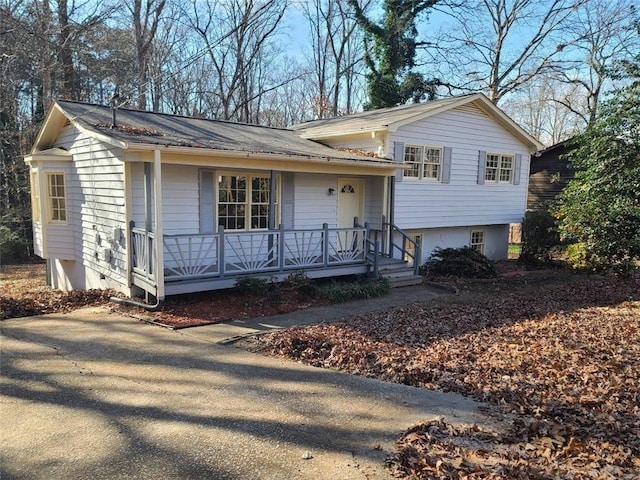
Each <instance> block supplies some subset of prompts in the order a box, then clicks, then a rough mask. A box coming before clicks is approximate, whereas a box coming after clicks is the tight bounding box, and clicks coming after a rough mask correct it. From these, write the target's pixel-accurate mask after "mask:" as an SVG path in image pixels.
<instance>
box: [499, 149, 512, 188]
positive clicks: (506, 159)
mask: <svg viewBox="0 0 640 480" xmlns="http://www.w3.org/2000/svg"><path fill="white" fill-rule="evenodd" d="M512 173H513V157H511V156H509V155H503V156H502V157H501V160H500V181H501V182H511V176H512Z"/></svg>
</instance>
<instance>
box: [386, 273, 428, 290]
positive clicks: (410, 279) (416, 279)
mask: <svg viewBox="0 0 640 480" xmlns="http://www.w3.org/2000/svg"><path fill="white" fill-rule="evenodd" d="M387 280H388V281H389V286H390V287H391V288H399V287H410V286H412V285H420V284H421V283H422V282H423V280H424V278H423V277H422V276H421V275H413V273H412V274H411V275H410V276H405V277H395V278H388V277H387Z"/></svg>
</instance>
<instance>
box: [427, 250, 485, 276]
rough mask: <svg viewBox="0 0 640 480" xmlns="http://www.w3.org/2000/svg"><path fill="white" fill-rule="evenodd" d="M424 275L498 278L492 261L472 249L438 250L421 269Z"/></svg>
mask: <svg viewBox="0 0 640 480" xmlns="http://www.w3.org/2000/svg"><path fill="white" fill-rule="evenodd" d="M420 273H421V274H422V275H436V276H452V277H464V278H494V277H496V276H497V273H496V269H495V266H494V264H493V262H492V261H491V260H489V259H488V258H487V257H485V256H484V255H483V254H482V253H480V252H478V251H476V250H474V249H472V248H471V247H468V246H467V247H462V248H436V249H435V250H434V251H433V253H432V254H431V256H430V257H429V259H428V260H427V261H426V262H425V263H424V264H423V265H422V266H421V267H420Z"/></svg>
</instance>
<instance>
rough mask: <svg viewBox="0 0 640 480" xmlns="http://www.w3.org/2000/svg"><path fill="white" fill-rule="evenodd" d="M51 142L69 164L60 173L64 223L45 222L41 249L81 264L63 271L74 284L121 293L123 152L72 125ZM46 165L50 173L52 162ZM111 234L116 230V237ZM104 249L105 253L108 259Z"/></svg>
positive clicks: (123, 264) (123, 269) (124, 246)
mask: <svg viewBox="0 0 640 480" xmlns="http://www.w3.org/2000/svg"><path fill="white" fill-rule="evenodd" d="M54 146H55V147H61V148H64V149H66V150H68V151H69V153H71V154H72V155H73V168H70V167H67V168H68V169H67V170H66V171H65V182H66V184H65V187H66V192H65V193H66V200H67V223H68V225H67V226H58V225H50V226H49V228H48V233H47V250H48V252H49V254H50V256H51V257H52V258H60V259H67V260H75V261H76V262H79V263H80V264H82V268H77V266H69V271H72V270H73V271H75V272H77V273H76V274H74V275H70V279H69V281H70V285H71V286H73V287H74V288H115V289H118V290H121V291H126V285H127V277H128V272H127V268H126V250H127V248H128V243H129V242H128V239H127V238H126V235H125V234H124V232H126V222H127V219H126V216H125V192H124V162H123V152H122V150H121V149H118V148H116V147H113V146H111V145H108V144H105V143H103V142H101V141H99V140H97V139H94V138H91V137H88V136H87V135H85V134H83V133H81V132H79V131H77V130H76V129H75V128H74V127H72V126H67V127H65V128H64V129H63V130H62V132H61V133H60V135H59V136H58V139H57V141H56V142H55V145H54ZM50 169H51V171H56V170H54V166H53V165H51V167H50ZM54 227H55V228H54ZM116 232H120V233H121V234H120V235H118V238H117V237H116ZM105 250H106V251H108V252H109V260H108V261H107V260H105V258H104V253H105ZM79 272H82V275H80V273H79ZM80 276H81V277H82V278H80Z"/></svg>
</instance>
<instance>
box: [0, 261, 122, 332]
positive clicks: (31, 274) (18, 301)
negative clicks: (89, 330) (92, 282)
mask: <svg viewBox="0 0 640 480" xmlns="http://www.w3.org/2000/svg"><path fill="white" fill-rule="evenodd" d="M0 280H1V282H0V320H4V319H7V318H17V317H29V316H33V315H43V314H47V313H58V312H69V311H71V310H75V309H77V308H81V307H87V306H92V305H102V304H105V303H107V302H109V298H111V296H112V295H114V293H115V292H113V291H110V290H78V291H72V292H61V291H59V290H53V289H52V288H50V287H48V286H47V285H46V277H45V266H44V264H41V263H32V264H25V265H3V266H2V273H1V276H0Z"/></svg>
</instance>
